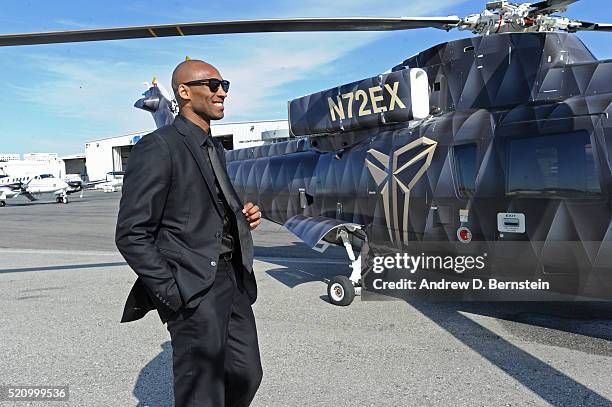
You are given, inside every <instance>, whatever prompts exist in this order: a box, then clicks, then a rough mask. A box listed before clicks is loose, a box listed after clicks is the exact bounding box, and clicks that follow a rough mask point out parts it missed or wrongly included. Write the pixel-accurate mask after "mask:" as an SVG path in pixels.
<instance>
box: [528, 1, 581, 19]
mask: <svg viewBox="0 0 612 407" xmlns="http://www.w3.org/2000/svg"><path fill="white" fill-rule="evenodd" d="M577 1H578V0H544V1H540V2H537V3H533V4H532V5H531V7H532V9H531V10H532V11H530V12H529V15H535V14H552V13H556V12H558V11H564V10H565V9H566V8H567V6H569V5H570V4H573V3H576V2H577Z"/></svg>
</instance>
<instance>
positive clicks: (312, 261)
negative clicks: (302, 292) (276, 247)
mask: <svg viewBox="0 0 612 407" xmlns="http://www.w3.org/2000/svg"><path fill="white" fill-rule="evenodd" d="M255 260H259V261H263V262H266V263H275V262H283V263H310V264H347V265H348V261H342V260H334V259H329V260H320V259H312V258H308V257H255Z"/></svg>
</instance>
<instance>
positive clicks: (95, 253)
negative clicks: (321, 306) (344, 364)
mask: <svg viewBox="0 0 612 407" xmlns="http://www.w3.org/2000/svg"><path fill="white" fill-rule="evenodd" d="M1 253H7V254H10V253H13V254H49V255H54V254H55V255H76V256H121V253H119V252H113V251H109V250H49V249H45V250H41V249H0V254H1ZM255 260H258V261H263V262H266V263H278V262H282V263H306V264H348V261H344V260H337V259H328V260H325V259H315V258H310V257H269V256H265V257H259V256H256V257H255Z"/></svg>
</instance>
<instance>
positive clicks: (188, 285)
mask: <svg viewBox="0 0 612 407" xmlns="http://www.w3.org/2000/svg"><path fill="white" fill-rule="evenodd" d="M203 142H204V132H203V131H202V130H201V129H200V128H199V127H197V126H196V125H195V124H193V123H192V122H190V121H189V120H187V119H186V118H184V117H182V116H177V118H176V119H175V120H174V123H172V125H169V126H164V127H161V128H159V129H157V130H156V131H154V132H153V133H151V134H148V135H146V136H145V137H143V138H142V139H141V140H140V141H139V142H138V143H136V145H135V146H134V148H133V149H132V151H131V153H130V157H129V162H128V166H127V171H126V174H125V177H124V180H123V196H122V197H121V204H120V207H119V215H118V218H117V229H116V234H115V242H116V244H117V248H118V249H119V251H120V252H121V254H122V255H123V257H124V258H125V260H126V261H127V263H128V264H129V265H130V267H131V268H132V269H133V270H134V271H135V272H136V274H138V279H137V280H136V283H135V284H134V286H133V288H132V290H131V292H130V294H129V296H128V299H127V302H126V304H125V309H124V312H123V317H122V320H121V322H127V321H133V320H136V319H139V318H142V317H143V316H144V315H145V314H146V313H147V312H148V311H150V310H151V309H154V308H156V309H157V310H158V312H159V315H160V317H161V319H162V321H164V322H165V321H166V320H167V319H168V318H169V317H170V316H171V315H172V314H173V313H174V312H176V311H178V310H179V309H180V308H181V307H186V308H194V307H196V306H197V305H198V304H199V302H200V301H201V299H202V296H203V295H206V292H207V290H208V288H210V286H211V285H212V283H213V281H214V279H215V273H216V270H217V261H218V258H219V252H220V249H221V236H222V232H223V220H222V218H221V213H222V212H221V211H222V208H220V207H219V206H218V205H219V202H218V200H217V199H216V197H217V195H216V190H215V177H214V172H213V171H212V167H211V164H210V160H209V158H208V155H207V154H206V152H205V151H204V150H202V144H203ZM214 142H215V143H217V146H219V145H220V143H219V142H218V141H216V140H215V141H214ZM221 149H222V147H221ZM221 155H222V156H223V154H221ZM223 160H225V157H224V156H223ZM232 193H233V199H230V198H228V199H227V201H228V203H230V206H231V209H232V211H233V212H234V215H235V217H236V222H235V223H236V224H237V229H238V231H237V233H238V238H239V242H238V243H239V244H238V249H237V255H238V257H239V259H238V261H239V264H241V265H242V267H243V268H244V271H245V272H243V273H239V275H242V276H243V279H244V287H245V289H246V291H247V293H248V295H249V297H250V298H251V301H252V302H254V301H255V298H256V297H257V287H256V284H255V279H254V277H253V241H252V239H251V230H250V228H249V225H248V222H247V220H246V218H245V216H244V214H243V213H242V203H241V200H240V198H239V197H238V196H237V195H236V192H235V191H234V190H233V188H232Z"/></svg>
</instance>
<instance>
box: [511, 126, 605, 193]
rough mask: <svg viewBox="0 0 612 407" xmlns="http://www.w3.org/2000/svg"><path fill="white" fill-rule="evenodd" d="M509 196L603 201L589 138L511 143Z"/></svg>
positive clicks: (563, 136) (566, 136) (573, 136)
mask: <svg viewBox="0 0 612 407" xmlns="http://www.w3.org/2000/svg"><path fill="white" fill-rule="evenodd" d="M506 195H510V196H513V195H522V196H533V197H565V198H598V197H600V196H601V186H600V184H599V180H598V176H597V171H596V166H595V157H594V155H593V146H592V144H591V140H590V137H589V135H588V134H586V133H571V134H560V135H554V136H539V137H529V138H518V139H513V140H511V141H510V147H509V164H508V175H507V183H506Z"/></svg>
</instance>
